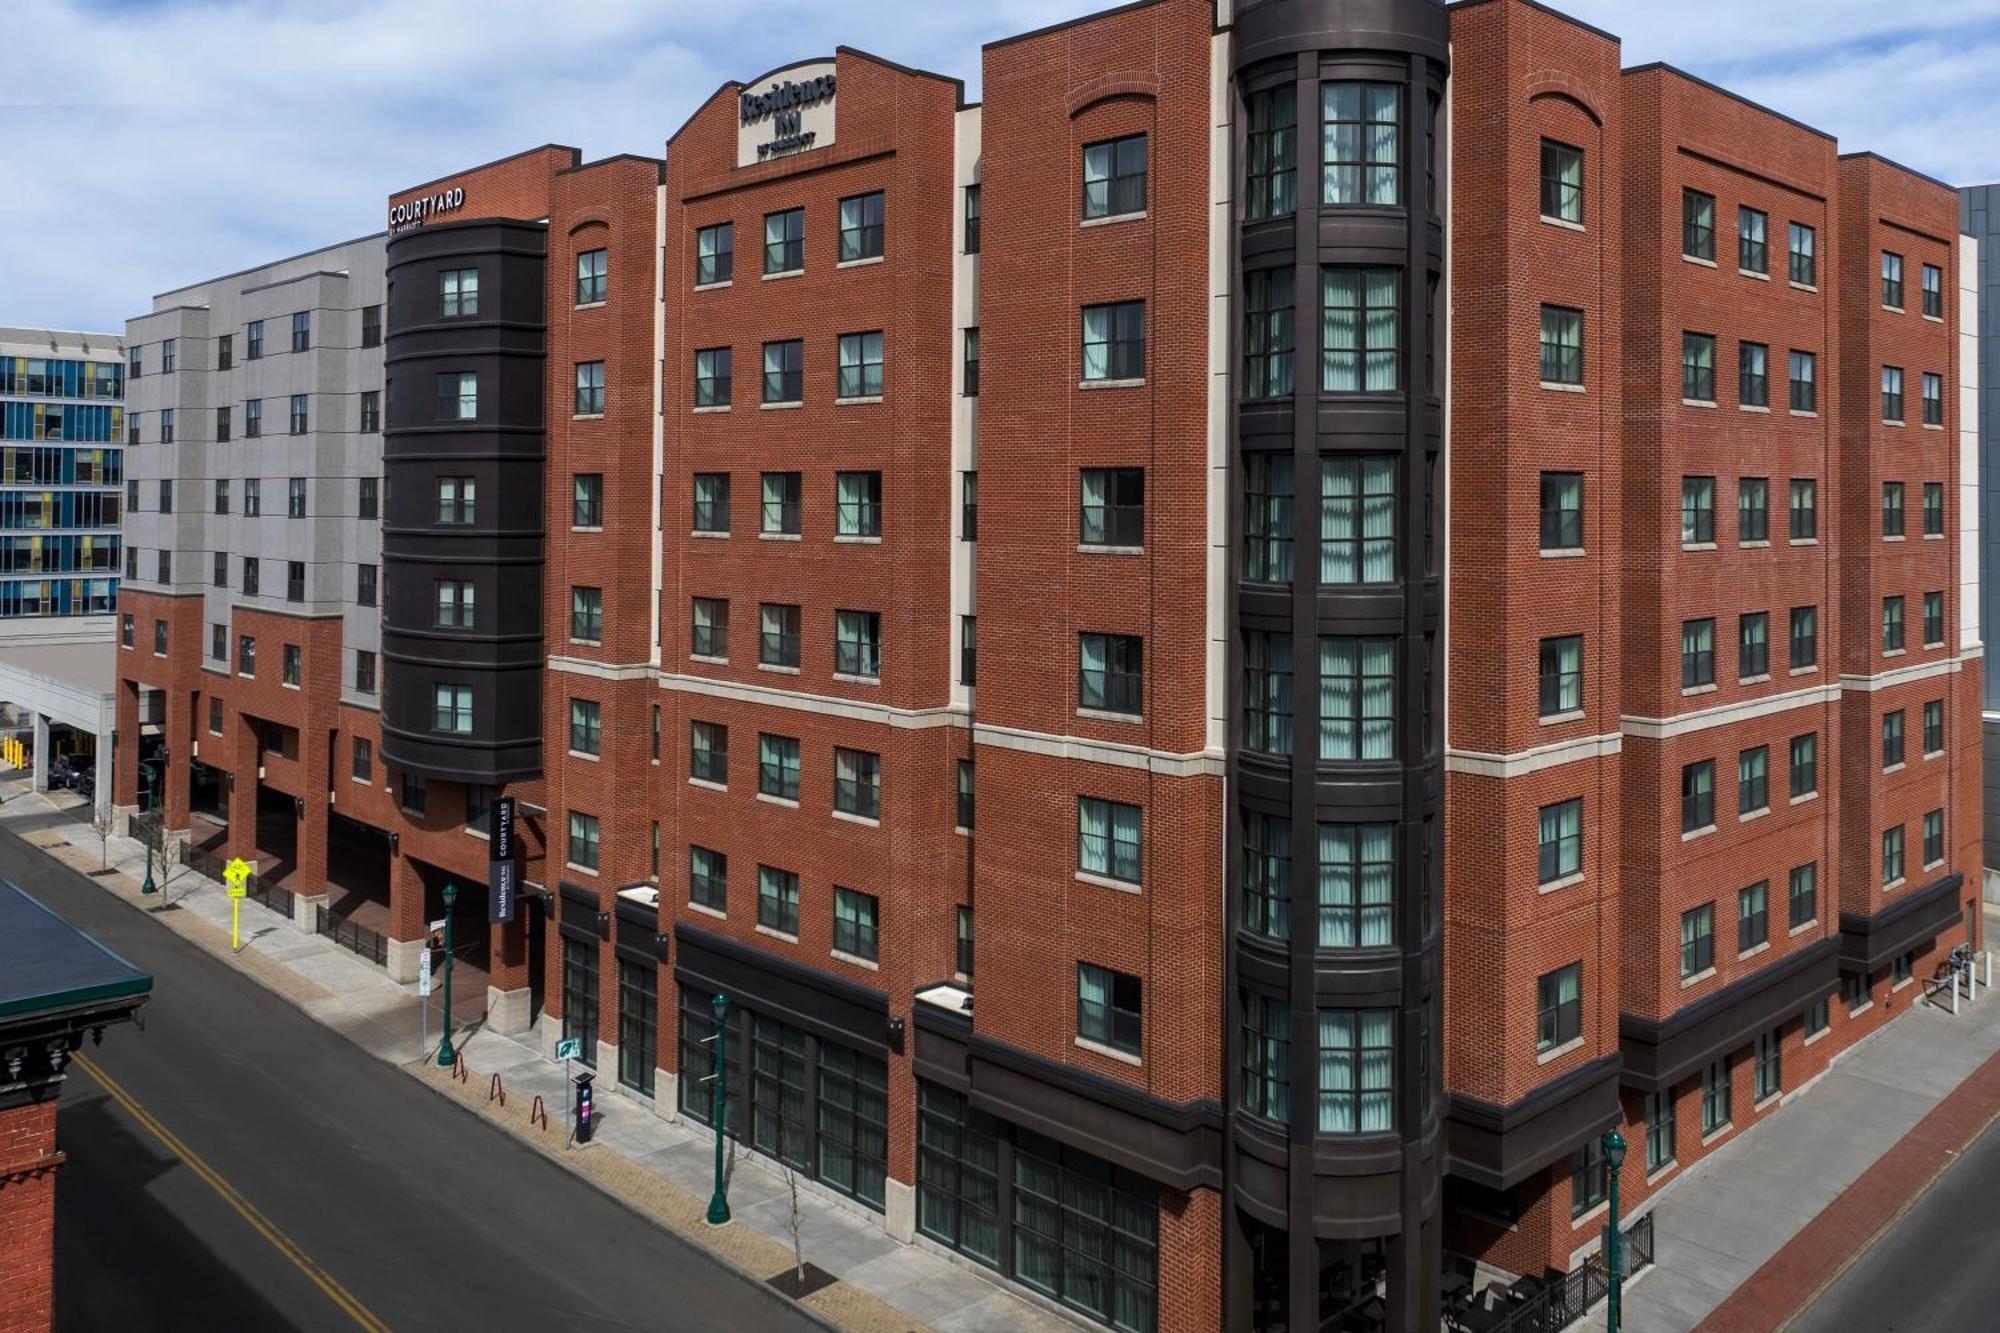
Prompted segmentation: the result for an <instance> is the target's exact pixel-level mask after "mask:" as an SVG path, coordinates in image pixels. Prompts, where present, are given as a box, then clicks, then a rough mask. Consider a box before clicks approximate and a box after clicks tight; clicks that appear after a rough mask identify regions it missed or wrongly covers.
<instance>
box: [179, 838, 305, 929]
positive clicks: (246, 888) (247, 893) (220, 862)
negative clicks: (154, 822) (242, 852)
mask: <svg viewBox="0 0 2000 1333" xmlns="http://www.w3.org/2000/svg"><path fill="white" fill-rule="evenodd" d="M181 864H182V865H184V866H187V867H188V868H190V869H192V870H193V871H194V872H195V873H197V874H200V875H206V876H207V877H208V878H210V879H212V880H215V881H217V882H218V883H221V882H224V881H223V879H222V871H223V868H224V867H225V866H227V865H228V864H229V860H228V858H227V857H225V856H224V855H223V854H222V853H221V852H213V851H203V850H202V849H200V848H199V847H196V846H195V845H194V844H193V843H191V842H190V843H183V844H182V845H181ZM243 896H244V897H245V898H248V899H249V900H250V901H251V902H253V903H261V904H263V905H264V906H265V907H268V908H270V909H271V910H272V911H273V912H276V913H277V914H278V915H280V916H284V917H289V916H291V915H292V914H293V910H294V909H293V903H294V900H295V895H294V894H293V893H292V891H291V890H290V889H286V888H281V887H279V886H278V885H276V884H272V883H270V882H268V881H266V880H265V879H264V878H263V877H262V876H260V875H258V874H257V872H256V871H254V870H253V871H251V872H250V876H249V878H248V879H246V880H245V881H244V883H243Z"/></svg>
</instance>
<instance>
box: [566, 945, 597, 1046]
mask: <svg viewBox="0 0 2000 1333" xmlns="http://www.w3.org/2000/svg"><path fill="white" fill-rule="evenodd" d="M562 978H563V1025H562V1034H563V1037H564V1039H565V1040H567V1039H568V1038H571V1037H575V1038H577V1039H578V1040H580V1041H581V1042H582V1043H583V1054H582V1055H581V1056H579V1057H578V1058H579V1059H580V1060H582V1061H583V1063H584V1064H585V1065H587V1066H589V1067H590V1068H592V1069H595V1068H597V944H596V942H595V941H584V940H574V939H570V938H569V937H568V936H564V937H563V970H562Z"/></svg>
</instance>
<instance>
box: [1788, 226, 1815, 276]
mask: <svg viewBox="0 0 2000 1333" xmlns="http://www.w3.org/2000/svg"><path fill="white" fill-rule="evenodd" d="M1818 254H1819V250H1818V236H1817V235H1816V234H1815V233H1814V231H1813V229H1812V228H1811V227H1808V226H1807V225H1806V224H1805V223H1803V222H1794V223H1793V224H1792V232H1791V243H1790V249H1789V252H1788V255H1787V258H1788V260H1789V261H1790V274H1791V279H1792V281H1793V282H1796V283H1797V284H1799V286H1801V287H1816V286H1818V285H1819V258H1818Z"/></svg>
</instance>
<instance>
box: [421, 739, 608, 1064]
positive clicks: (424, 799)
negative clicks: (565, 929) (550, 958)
mask: <svg viewBox="0 0 2000 1333" xmlns="http://www.w3.org/2000/svg"><path fill="white" fill-rule="evenodd" d="M428 799H429V797H428V794H427V793H426V792H425V790H424V780H423V778H421V777H419V776H418V775H417V774H415V773H411V772H409V771H408V770H405V771H404V773H403V796H402V804H403V809H405V810H407V811H409V812H410V813H411V814H413V815H421V814H423V813H424V805H425V803H426V802H427V801H428ZM594 956H595V955H593V957H594ZM595 993H596V992H595V990H593V991H592V994H595ZM571 1012H572V1013H574V1012H575V1011H574V1010H572V1011H571ZM594 1030H595V1029H593V1031H594Z"/></svg>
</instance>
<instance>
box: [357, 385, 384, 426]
mask: <svg viewBox="0 0 2000 1333" xmlns="http://www.w3.org/2000/svg"><path fill="white" fill-rule="evenodd" d="M381 429H382V391H381V390H380V389H363V390H362V391H361V433H362V434H363V435H375V434H378V433H380V431H381Z"/></svg>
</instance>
